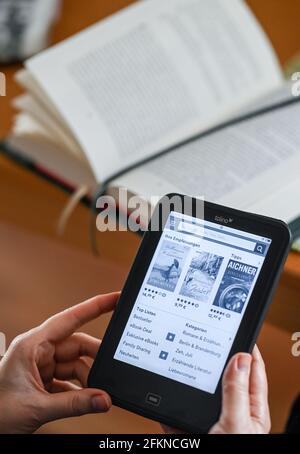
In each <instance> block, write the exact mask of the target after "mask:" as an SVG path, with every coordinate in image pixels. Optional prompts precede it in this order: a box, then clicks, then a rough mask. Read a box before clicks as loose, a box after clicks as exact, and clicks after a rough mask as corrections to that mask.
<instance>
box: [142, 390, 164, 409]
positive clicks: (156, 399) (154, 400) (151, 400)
mask: <svg viewBox="0 0 300 454" xmlns="http://www.w3.org/2000/svg"><path fill="white" fill-rule="evenodd" d="M145 400H146V402H147V403H148V404H151V405H155V406H156V407H158V406H159V404H160V401H161V396H158V395H157V394H153V393H148V394H147V396H146V399H145Z"/></svg>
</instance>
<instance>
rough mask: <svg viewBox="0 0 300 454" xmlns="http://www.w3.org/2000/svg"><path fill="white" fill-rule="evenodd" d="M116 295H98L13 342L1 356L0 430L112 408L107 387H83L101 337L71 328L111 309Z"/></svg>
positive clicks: (23, 428) (29, 428)
mask: <svg viewBox="0 0 300 454" xmlns="http://www.w3.org/2000/svg"><path fill="white" fill-rule="evenodd" d="M118 297H119V293H112V294H108V295H102V296H96V297H95V298H92V299H90V300H88V301H86V302H84V303H81V304H78V305H77V306H74V307H71V308H70V309H67V310H65V311H63V312H61V313H59V314H56V315H54V316H53V317H51V318H50V319H48V320H47V321H45V322H44V323H43V324H42V325H40V326H39V327H37V328H34V329H32V330H31V331H29V332H27V333H25V334H23V335H21V336H18V337H17V338H16V339H15V340H14V341H13V342H12V343H11V345H10V347H9V349H8V351H7V353H6V355H5V356H4V358H3V359H2V361H1V362H0V407H1V412H0V433H32V432H34V431H35V430H36V429H38V428H39V427H40V426H41V425H42V424H45V423H46V422H49V421H53V420H56V419H60V418H66V417H71V416H79V415H83V414H86V413H97V412H105V411H108V410H109V409H110V407H111V405H112V404H111V399H110V397H109V395H108V394H107V393H105V392H104V391H101V390H98V389H83V388H85V387H86V386H87V377H88V373H89V369H90V367H89V361H88V358H95V356H96V354H97V351H98V348H99V345H100V340H98V339H95V338H93V337H91V336H88V335H87V334H84V333H75V331H77V330H78V329H79V328H80V327H81V326H82V325H83V324H85V323H87V322H89V321H90V320H92V319H95V318H97V317H99V316H100V315H101V314H103V313H105V312H109V311H111V310H113V309H114V307H115V304H116V302H117V299H118ZM70 380H77V381H78V382H79V384H80V386H78V385H75V384H74V383H72V382H71V381H70Z"/></svg>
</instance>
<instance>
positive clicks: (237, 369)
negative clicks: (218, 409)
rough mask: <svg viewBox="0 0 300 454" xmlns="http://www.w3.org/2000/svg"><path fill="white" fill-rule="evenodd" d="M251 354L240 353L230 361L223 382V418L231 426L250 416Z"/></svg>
mask: <svg viewBox="0 0 300 454" xmlns="http://www.w3.org/2000/svg"><path fill="white" fill-rule="evenodd" d="M251 359H252V358H251V355H249V354H247V353H239V354H238V355H235V356H234V357H233V358H232V359H231V361H230V362H229V364H228V366H227V368H226V370H225V372H224V376H223V383H222V414H221V419H222V421H223V423H224V422H226V424H228V425H229V426H230V427H232V428H234V427H236V426H237V425H239V424H240V423H241V422H242V421H244V420H245V418H247V417H250V399H249V377H250V368H251Z"/></svg>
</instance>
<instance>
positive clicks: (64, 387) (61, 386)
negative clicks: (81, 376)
mask: <svg viewBox="0 0 300 454" xmlns="http://www.w3.org/2000/svg"><path fill="white" fill-rule="evenodd" d="M80 389H81V388H80V386H77V385H75V384H74V383H71V382H69V381H61V380H56V379H55V378H54V379H53V380H52V383H51V385H50V386H49V389H48V391H49V393H63V392H67V391H79V390H80Z"/></svg>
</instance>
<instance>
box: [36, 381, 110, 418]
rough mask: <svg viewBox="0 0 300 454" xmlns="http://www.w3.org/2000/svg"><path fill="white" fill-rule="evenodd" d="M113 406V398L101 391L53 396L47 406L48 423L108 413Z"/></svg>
mask: <svg viewBox="0 0 300 454" xmlns="http://www.w3.org/2000/svg"><path fill="white" fill-rule="evenodd" d="M111 406H112V402H111V398H110V396H109V395H108V394H107V393H106V392H105V391H100V390H99V389H81V390H78V391H67V392H61V393H57V394H51V395H49V397H48V402H46V404H45V407H44V408H45V409H46V415H45V419H46V421H47V422H49V421H54V420H56V419H61V418H69V417H72V416H81V415H85V414H88V413H102V412H106V411H108V410H109V409H110V407H111Z"/></svg>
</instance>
